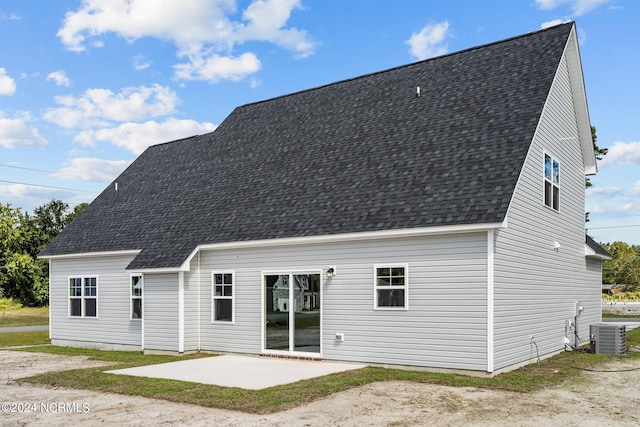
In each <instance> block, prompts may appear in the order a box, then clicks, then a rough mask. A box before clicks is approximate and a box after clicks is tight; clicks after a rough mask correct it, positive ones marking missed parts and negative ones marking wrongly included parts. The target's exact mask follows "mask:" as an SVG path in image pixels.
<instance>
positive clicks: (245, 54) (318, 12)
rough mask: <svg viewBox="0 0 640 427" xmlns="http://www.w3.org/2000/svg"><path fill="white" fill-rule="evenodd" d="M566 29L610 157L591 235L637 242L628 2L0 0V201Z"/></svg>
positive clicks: (593, 194) (100, 175)
mask: <svg viewBox="0 0 640 427" xmlns="http://www.w3.org/2000/svg"><path fill="white" fill-rule="evenodd" d="M160 4H162V7H160V6H159V5H160ZM569 20H575V21H576V23H577V27H578V32H579V37H580V50H581V55H582V62H583V71H584V77H585V85H586V90H587V99H588V104H589V110H590V115H591V122H592V124H593V125H594V126H596V127H597V130H598V144H599V145H600V146H601V147H608V148H609V154H608V155H607V156H606V158H605V160H604V161H602V162H601V163H600V165H599V169H600V172H599V174H598V175H597V176H595V177H592V182H593V183H594V187H593V188H592V189H590V190H588V191H587V210H589V211H590V212H591V216H590V217H591V221H590V222H589V223H588V228H589V233H590V234H591V235H592V236H593V237H594V238H595V239H596V240H598V241H601V242H612V241H615V240H622V241H626V242H628V243H632V244H640V167H639V166H640V126H639V125H638V122H639V119H640V115H639V114H638V113H639V111H638V108H637V105H638V100H639V99H640V85H639V84H638V77H637V76H638V72H639V69H640V54H639V48H638V46H640V25H638V23H639V22H640V2H638V1H636V0H522V1H504V0H485V1H475V0H468V1H464V0H459V1H451V0H430V1H424V0H404V1H402V0H401V1H394V2H389V1H383V0H321V1H320V0H314V1H312V0H254V1H234V0H190V1H186V0H166V1H163V2H158V1H156V0H128V1H125V0H84V1H71V0H56V1H49V0H29V1H24V0H0V203H10V204H11V205H13V206H15V207H20V208H22V209H23V210H26V211H32V210H33V208H34V207H36V206H39V205H42V204H44V203H46V202H47V201H49V200H51V199H53V198H56V199H61V200H63V201H65V202H67V203H69V204H70V205H71V206H74V205H76V204H78V203H80V202H90V201H91V200H93V198H95V197H96V195H97V194H98V193H99V192H100V191H102V189H103V188H104V187H105V186H106V185H107V184H108V183H109V182H111V181H112V180H113V179H114V178H115V177H116V176H117V175H118V174H119V173H120V172H121V171H122V170H123V169H124V168H125V167H126V166H127V165H128V164H130V163H131V162H132V161H133V160H134V159H135V158H136V156H137V155H138V154H140V153H141V152H142V151H143V150H144V149H145V148H146V147H147V146H149V145H152V144H156V143H160V142H165V141H170V140H174V139H178V138H182V137H185V136H190V135H194V134H201V133H206V132H209V131H212V130H214V129H215V127H216V126H217V125H218V124H219V123H220V122H222V120H224V118H225V117H226V116H227V115H229V113H231V111H232V110H233V108H235V107H236V106H239V105H243V104H246V103H249V102H253V101H258V100H263V99H268V98H271V97H275V96H279V95H284V94H287V93H291V92H295V91H298V90H303V89H307V88H311V87H315V86H319V85H323V84H326V83H331V82H334V81H338V80H342V79H346V78H351V77H356V76H359V75H362V74H366V73H370V72H375V71H380V70H384V69H387V68H391V67H395V66H399V65H403V64H407V63H410V62H413V61H416V60H419V59H425V58H429V57H433V56H438V55H442V54H445V53H451V52H456V51H459V50H462V49H466V48H469V47H472V46H477V45H481V44H485V43H491V42H494V41H498V40H502V39H505V38H509V37H513V36H517V35H520V34H524V33H528V32H531V31H536V30H538V29H540V28H543V27H545V26H549V25H552V24H554V23H560V22H566V21H569ZM27 184H33V185H27Z"/></svg>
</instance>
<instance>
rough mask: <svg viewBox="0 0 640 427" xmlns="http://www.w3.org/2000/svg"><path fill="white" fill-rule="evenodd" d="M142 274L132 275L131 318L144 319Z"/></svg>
mask: <svg viewBox="0 0 640 427" xmlns="http://www.w3.org/2000/svg"><path fill="white" fill-rule="evenodd" d="M142 288H143V287H142V274H132V275H131V319H142Z"/></svg>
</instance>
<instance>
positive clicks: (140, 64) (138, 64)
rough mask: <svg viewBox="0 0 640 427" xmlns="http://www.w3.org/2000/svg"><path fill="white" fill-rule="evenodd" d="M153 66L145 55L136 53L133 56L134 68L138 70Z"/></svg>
mask: <svg viewBox="0 0 640 427" xmlns="http://www.w3.org/2000/svg"><path fill="white" fill-rule="evenodd" d="M150 66H151V61H149V60H148V59H147V58H146V57H145V56H144V55H136V56H134V57H133V68H134V69H135V70H137V71H142V70H146V69H147V68H149V67H150Z"/></svg>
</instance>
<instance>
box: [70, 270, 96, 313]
mask: <svg viewBox="0 0 640 427" xmlns="http://www.w3.org/2000/svg"><path fill="white" fill-rule="evenodd" d="M69 317H98V278H97V277H69Z"/></svg>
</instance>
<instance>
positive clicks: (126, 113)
mask: <svg viewBox="0 0 640 427" xmlns="http://www.w3.org/2000/svg"><path fill="white" fill-rule="evenodd" d="M55 101H56V102H57V103H58V104H59V105H61V106H60V107H58V108H53V109H50V110H49V111H47V112H46V113H45V114H44V118H45V119H46V120H49V121H51V122H54V123H56V124H57V125H58V126H62V127H65V128H75V127H86V126H100V127H103V126H108V124H109V123H110V122H127V121H132V120H144V119H146V118H149V117H158V116H164V115H167V114H171V113H174V112H175V111H176V105H177V104H178V102H179V99H178V97H177V95H176V94H175V92H173V91H172V90H171V89H169V88H168V87H165V86H160V85H153V86H151V87H146V86H140V87H130V88H125V89H122V91H121V92H120V93H117V94H116V93H113V92H112V91H110V90H108V89H88V90H86V91H85V92H84V94H83V95H82V96H80V97H74V96H71V95H68V96H59V97H56V98H55Z"/></svg>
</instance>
